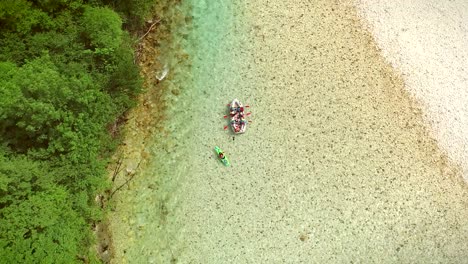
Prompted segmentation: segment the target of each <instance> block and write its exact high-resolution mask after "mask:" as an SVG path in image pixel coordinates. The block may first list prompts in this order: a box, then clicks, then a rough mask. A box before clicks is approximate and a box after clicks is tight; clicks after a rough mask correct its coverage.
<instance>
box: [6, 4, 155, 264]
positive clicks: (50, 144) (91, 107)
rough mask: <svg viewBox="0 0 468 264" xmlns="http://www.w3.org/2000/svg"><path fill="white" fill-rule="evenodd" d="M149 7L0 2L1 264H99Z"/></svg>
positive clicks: (135, 90)
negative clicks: (114, 162) (120, 127)
mask: <svg viewBox="0 0 468 264" xmlns="http://www.w3.org/2000/svg"><path fill="white" fill-rule="evenodd" d="M152 2H154V1H153V0H128V1H125V0H114V1H111V0H94V1H93V0H90V1H86V0H34V1H26V0H15V1H11V0H1V1H0V263H96V262H97V263H98V262H99V259H98V257H97V256H96V253H95V252H94V251H93V249H92V248H93V245H94V244H95V243H96V241H95V238H94V236H93V233H92V226H93V224H94V223H96V222H97V221H100V220H101V219H102V218H103V217H104V216H105V211H104V210H103V209H101V208H100V207H99V206H98V205H97V204H96V202H95V197H96V195H97V194H99V193H102V192H104V191H105V190H107V189H109V187H110V183H109V180H108V177H107V175H106V174H107V172H106V166H107V165H108V162H109V160H110V156H111V155H112V153H113V151H115V148H116V146H117V145H118V143H119V138H118V136H116V135H115V133H111V132H110V129H109V128H110V127H112V125H113V124H115V123H116V122H118V120H119V118H121V117H122V116H123V115H124V114H125V113H126V111H127V110H128V109H129V108H131V107H132V106H133V105H134V104H135V102H136V100H135V98H136V96H137V95H138V94H139V93H140V92H141V90H142V80H141V77H140V75H139V69H138V66H137V65H135V62H134V61H135V58H134V57H135V55H134V43H135V39H136V37H135V36H136V33H137V32H138V30H142V27H143V25H144V18H145V16H146V15H148V13H149V12H150V9H151V6H152Z"/></svg>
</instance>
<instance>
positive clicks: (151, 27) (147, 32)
mask: <svg viewBox="0 0 468 264" xmlns="http://www.w3.org/2000/svg"><path fill="white" fill-rule="evenodd" d="M159 22H161V18H160V19H158V20H157V21H156V22H154V23H153V24H151V26H150V28H149V29H148V31H146V33H145V34H144V35H143V36H141V37H140V38H139V39H138V41H141V40H142V39H144V38H145V37H146V35H148V34H149V33H150V31H151V30H152V29H153V27H154V26H155V25H156V24H158V23H159Z"/></svg>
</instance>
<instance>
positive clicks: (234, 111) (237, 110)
mask: <svg viewBox="0 0 468 264" xmlns="http://www.w3.org/2000/svg"><path fill="white" fill-rule="evenodd" d="M243 111H244V107H243V106H241V107H237V108H231V116H232V117H235V116H237V115H240V114H241V113H242V112H243ZM236 118H238V117H236ZM241 118H242V115H241Z"/></svg>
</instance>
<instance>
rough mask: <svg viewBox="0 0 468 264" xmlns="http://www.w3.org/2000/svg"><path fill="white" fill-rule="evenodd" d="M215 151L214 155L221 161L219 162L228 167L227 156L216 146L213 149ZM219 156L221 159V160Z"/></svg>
mask: <svg viewBox="0 0 468 264" xmlns="http://www.w3.org/2000/svg"><path fill="white" fill-rule="evenodd" d="M214 150H215V151H216V154H218V158H219V159H220V160H221V162H222V163H223V164H224V166H230V165H231V163H230V162H229V160H228V158H227V156H226V155H225V154H224V151H222V150H221V149H220V148H219V147H218V146H216V147H215V148H214ZM221 154H222V155H223V157H222V158H221Z"/></svg>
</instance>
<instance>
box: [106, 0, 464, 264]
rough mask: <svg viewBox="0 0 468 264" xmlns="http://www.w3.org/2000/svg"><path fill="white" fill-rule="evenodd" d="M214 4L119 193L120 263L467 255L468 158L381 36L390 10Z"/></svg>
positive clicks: (116, 231)
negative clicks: (466, 168) (466, 171)
mask: <svg viewBox="0 0 468 264" xmlns="http://www.w3.org/2000/svg"><path fill="white" fill-rule="evenodd" d="M213 2H214V1H197V3H192V6H186V9H183V8H184V6H182V9H181V10H185V11H186V12H188V13H189V14H190V15H189V16H190V17H191V18H192V19H193V20H192V21H191V23H193V28H192V31H191V33H188V34H186V33H184V34H183V35H184V37H183V38H182V39H181V43H182V44H181V45H182V46H183V48H184V49H185V50H186V52H187V53H188V54H189V57H190V60H191V70H190V71H189V72H182V71H180V72H178V71H177V63H173V64H172V66H173V68H172V73H171V74H173V75H172V77H171V78H168V79H167V80H165V81H164V82H166V84H165V85H170V87H172V91H174V90H177V91H178V92H177V93H175V92H171V93H169V94H168V95H167V97H165V100H167V101H168V102H170V105H171V107H169V108H168V109H167V110H166V111H167V118H166V119H165V120H164V121H163V122H164V125H165V129H164V130H163V131H160V132H155V133H154V135H153V136H152V138H151V140H150V142H147V143H145V146H144V148H145V151H147V152H148V156H149V158H148V160H147V162H146V163H145V166H144V167H142V169H141V170H139V171H138V172H137V175H136V176H135V180H133V181H131V182H130V184H129V186H128V188H124V189H123V190H122V191H121V192H119V193H118V194H117V195H116V198H115V199H116V202H115V211H114V212H113V213H112V216H111V223H110V228H111V230H112V238H113V261H112V262H113V263H348V262H358V263H441V262H442V263H463V262H465V261H466V259H468V251H467V250H466V249H467V248H468V240H467V237H468V185H467V184H466V182H465V181H464V180H463V176H462V173H463V166H462V165H461V164H460V162H458V163H457V161H456V160H455V159H454V158H452V156H450V155H448V154H447V153H448V151H449V150H448V149H449V148H444V147H441V146H444V144H443V143H442V144H441V143H440V142H441V141H440V139H439V138H438V137H437V136H435V135H437V134H435V133H434V131H436V130H434V125H433V123H431V122H432V121H430V120H436V119H430V117H431V116H432V114H431V113H432V112H431V111H430V110H428V109H429V108H430V106H428V104H425V103H423V102H424V101H423V100H422V99H421V98H424V95H419V97H416V96H415V94H417V92H416V90H415V89H416V88H417V86H414V87H416V88H409V83H411V81H409V80H410V78H409V77H408V76H409V75H410V74H409V73H407V72H405V68H404V67H400V68H397V67H398V65H397V64H396V63H395V62H394V61H392V60H391V59H390V58H391V57H390V55H388V54H387V53H386V52H385V50H384V49H385V43H386V42H385V41H386V40H382V39H381V38H379V37H376V36H377V34H378V33H376V32H377V31H378V30H379V27H378V26H377V24H372V23H373V22H372V19H377V20H376V21H379V23H380V24H378V25H380V26H382V27H384V25H385V21H383V19H384V17H385V16H380V15H379V13H378V12H380V11H372V12H370V11H369V10H374V9H372V8H375V6H374V7H370V6H366V4H365V3H360V2H353V1H348V0H345V1H313V2H311V1H305V0H297V1H289V0H288V1H275V2H272V1H269V0H257V1H245V0H244V1H237V2H236V3H235V4H234V3H229V4H228V3H213ZM377 2H378V1H376V2H375V3H377ZM369 3H371V2H369ZM367 11H369V13H366V12H367ZM382 12H388V11H385V10H384V11H382ZM390 13H391V12H390ZM406 23H407V24H410V23H408V22H406ZM388 27H392V26H391V25H390V24H389V26H388ZM392 28H393V27H392ZM373 30H376V31H375V32H374V31H373ZM414 30H416V29H414ZM465 32H466V31H465ZM465 34H466V33H465ZM390 35H391V34H390ZM465 36H466V35H465ZM459 37H460V38H462V37H463V36H459ZM376 39H377V40H376ZM408 43H410V42H408ZM389 45H390V44H389ZM408 45H410V44H408ZM402 47H403V46H402ZM408 52H410V51H408ZM402 56H403V55H402ZM405 56H406V55H405ZM407 56H409V55H407ZM402 58H403V57H402ZM465 58H466V57H465ZM399 60H400V61H403V60H402V59H399ZM421 63H423V62H421ZM405 65H406V64H405ZM408 67H409V66H408ZM410 68H411V67H410ZM411 69H413V68H411ZM457 74H458V73H457ZM460 74H462V73H460ZM417 76H418V75H417ZM457 76H458V75H457ZM414 78H417V77H414ZM421 78H422V77H421ZM445 78H449V77H445ZM460 80H463V79H460ZM452 95H454V94H452ZM462 96H463V94H460V97H462ZM233 98H238V99H240V100H241V101H242V102H243V103H244V104H247V105H250V108H249V111H251V112H252V115H251V117H249V120H250V121H251V123H250V124H249V126H248V128H247V132H246V133H245V134H243V135H238V136H235V135H233V134H232V133H231V132H229V131H225V130H223V126H224V125H227V124H228V123H227V122H228V121H226V119H224V118H223V115H225V114H226V113H227V107H226V104H227V103H229V102H230V101H231V100H232V99H233ZM465 98H467V97H465ZM463 109H465V108H460V109H459V111H464V110H463ZM465 110H466V109H465ZM440 111H441V112H443V111H442V110H440ZM466 113H467V112H464V114H465V117H466ZM462 121H463V120H462ZM465 121H466V120H465ZM434 122H436V121H434ZM431 124H432V125H431ZM438 124H440V123H438ZM448 124H450V122H449V123H448ZM441 126H442V124H441ZM128 129H129V130H131V127H129V128H128ZM437 131H438V130H437ZM442 134H444V135H445V134H446V133H445V132H444V133H442ZM214 146H220V147H221V148H222V149H223V150H225V152H226V154H227V155H228V157H229V158H230V161H231V164H232V166H231V167H224V166H223V165H222V164H221V163H220V162H219V161H218V160H217V158H216V156H215V153H214V151H213V148H214ZM463 151H466V145H465V149H462V150H460V152H459V153H463Z"/></svg>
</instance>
